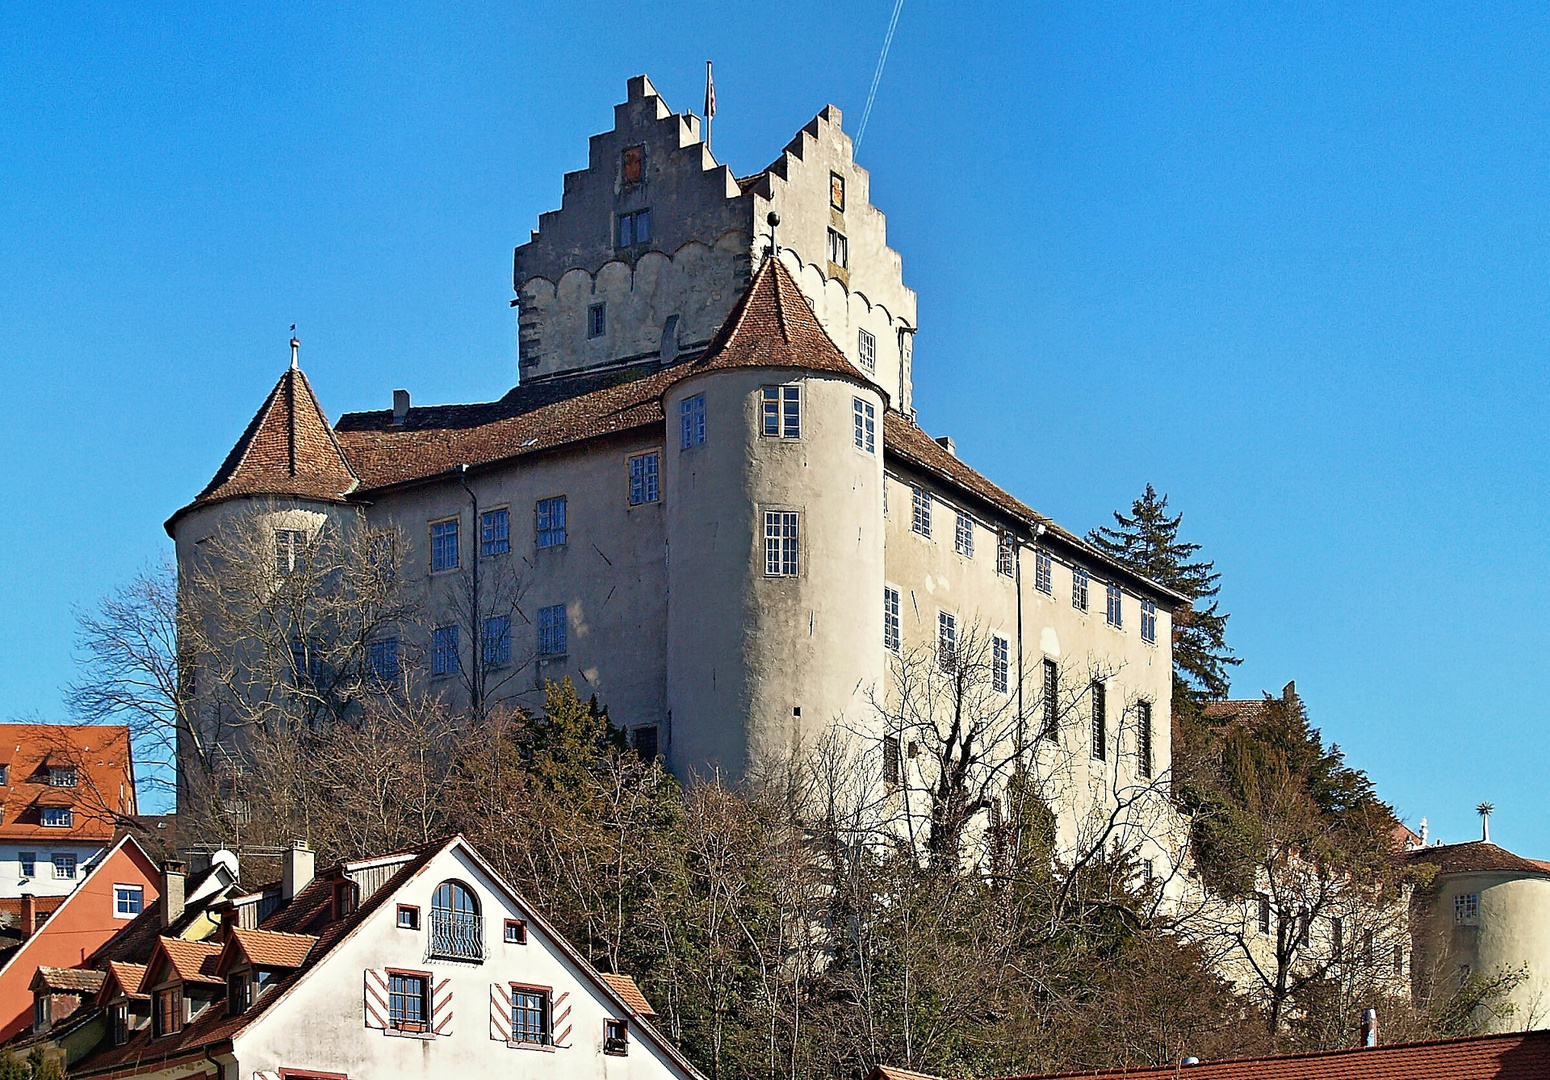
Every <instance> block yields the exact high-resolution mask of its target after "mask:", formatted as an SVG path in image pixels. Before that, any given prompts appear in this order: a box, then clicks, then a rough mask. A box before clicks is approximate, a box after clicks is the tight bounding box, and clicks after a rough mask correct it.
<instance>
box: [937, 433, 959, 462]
mask: <svg viewBox="0 0 1550 1080" xmlns="http://www.w3.org/2000/svg"><path fill="white" fill-rule="evenodd" d="M936 444H937V445H938V446H940V447H941V448H942V449H943V450H946V451H947V452H948V453H949V454H951V455H953V457H957V456H958V445H957V444H956V443H955V442H953V437H952V436H951V435H939V436H937V440H936Z"/></svg>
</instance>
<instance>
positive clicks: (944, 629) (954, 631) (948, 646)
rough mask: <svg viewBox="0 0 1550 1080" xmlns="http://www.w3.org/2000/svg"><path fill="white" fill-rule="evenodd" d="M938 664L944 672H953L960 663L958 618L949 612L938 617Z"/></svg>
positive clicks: (942, 612) (943, 612) (939, 613)
mask: <svg viewBox="0 0 1550 1080" xmlns="http://www.w3.org/2000/svg"><path fill="white" fill-rule="evenodd" d="M936 662H937V663H938V664H940V665H941V666H942V670H943V671H951V670H953V665H954V664H956V663H957V662H958V616H956V615H954V614H952V613H951V612H948V611H939V612H937V615H936Z"/></svg>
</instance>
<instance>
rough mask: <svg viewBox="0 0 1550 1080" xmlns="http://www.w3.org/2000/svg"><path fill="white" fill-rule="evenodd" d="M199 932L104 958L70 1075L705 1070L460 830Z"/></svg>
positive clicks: (624, 980)
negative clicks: (101, 1032) (138, 957)
mask: <svg viewBox="0 0 1550 1080" xmlns="http://www.w3.org/2000/svg"><path fill="white" fill-rule="evenodd" d="M219 907H220V910H221V916H222V918H221V924H220V928H219V930H218V931H217V932H216V933H215V935H214V936H213V937H211V938H210V939H208V940H205V941H200V942H193V941H186V940H177V939H171V938H165V937H163V938H158V939H157V940H156V941H155V942H154V943H153V944H151V945H150V947H149V953H148V955H147V956H146V958H145V960H146V964H145V968H144V970H143V971H141V970H139V969H137V968H136V967H134V966H133V964H132V963H128V962H125V961H126V959H127V958H114V959H113V960H111V961H108V962H106V964H105V970H104V974H103V980H102V988H101V990H100V992H99V994H98V998H97V1001H98V1004H99V1005H100V1007H101V1008H102V1009H104V1010H106V1011H107V1013H108V1016H109V1023H108V1024H107V1025H105V1027H106V1029H108V1030H110V1034H109V1035H108V1036H107V1037H104V1038H103V1039H102V1040H101V1042H100V1043H99V1044H98V1046H97V1047H96V1048H95V1049H94V1050H92V1051H91V1052H90V1053H88V1054H86V1055H85V1056H84V1057H82V1058H80V1059H79V1060H76V1061H75V1062H74V1063H73V1064H72V1065H71V1068H70V1074H71V1076H72V1077H89V1076H102V1077H107V1076H113V1077H125V1076H152V1075H154V1076H157V1077H160V1078H164V1080H177V1078H180V1077H202V1076H207V1075H211V1074H212V1070H213V1071H214V1075H217V1076H220V1077H222V1078H224V1080H237V1078H239V1077H240V1078H241V1080H248V1078H250V1077H252V1078H257V1080H278V1078H288V1080H306V1078H315V1077H329V1078H331V1080H348V1078H351V1077H373V1078H380V1077H397V1076H427V1077H428V1076H438V1077H440V1076H451V1075H459V1074H462V1075H469V1076H492V1075H517V1076H520V1077H525V1078H526V1077H531V1078H533V1080H539V1078H543V1077H556V1078H559V1077H567V1078H569V1077H589V1078H597V1080H701V1077H700V1074H699V1073H698V1072H697V1071H696V1070H695V1069H694V1067H693V1066H692V1065H691V1064H690V1063H689V1062H688V1061H687V1060H686V1059H685V1058H684V1057H683V1056H682V1055H681V1054H679V1053H678V1051H677V1050H676V1049H674V1048H673V1046H672V1045H671V1044H670V1043H669V1042H668V1041H667V1040H666V1039H665V1038H664V1037H663V1036H662V1034H661V1033H660V1032H658V1031H657V1029H656V1027H655V1026H654V1025H653V1024H652V1022H651V1016H652V1009H651V1006H650V1005H649V1004H648V1003H647V1001H646V999H645V997H644V995H642V993H641V991H640V988H639V987H638V986H636V984H635V982H634V980H633V979H630V978H629V977H628V976H624V975H619V974H608V975H605V974H602V973H600V972H598V971H596V970H594V969H593V968H592V967H591V965H589V964H588V963H587V961H586V960H585V959H584V958H583V957H582V956H581V954H579V953H578V952H577V951H576V950H575V949H574V948H573V947H572V946H571V945H570V944H569V943H568V942H567V941H565V939H564V938H563V937H561V936H560V935H559V933H558V932H557V931H556V930H554V928H553V927H551V926H550V925H549V924H548V923H547V922H546V921H545V920H544V918H543V916H542V915H540V914H539V913H538V912H536V911H534V910H533V909H532V908H531V907H530V906H529V905H528V904H527V902H526V901H525V900H523V899H522V897H521V896H519V895H518V894H517V893H516V892H515V891H514V890H513V889H512V888H511V887H510V886H509V885H508V884H506V883H505V882H504V881H503V880H502V879H501V878H500V876H499V875H498V874H496V872H495V871H494V869H493V868H491V867H490V865H489V864H488V863H487V862H485V860H484V859H483V858H482V857H481V856H480V855H479V854H478V852H476V851H475V850H474V849H473V848H472V846H470V845H469V844H468V842H467V841H466V840H464V839H463V838H462V837H451V838H448V839H444V840H438V841H435V842H432V843H429V844H426V845H423V846H421V847H418V848H415V849H413V850H410V851H406V852H401V853H397V854H394V855H389V856H384V857H381V858H377V859H368V860H362V861H358V862H348V863H342V864H340V865H338V866H336V867H333V868H330V869H328V870H327V871H325V872H323V873H320V874H316V875H314V874H313V872H312V861H311V853H310V852H308V851H305V850H304V849H300V848H294V849H292V850H291V851H290V852H288V853H287V856H286V861H285V872H284V876H283V878H282V881H281V882H280V883H279V884H278V885H277V886H270V887H266V888H264V889H260V890H257V891H255V892H253V893H251V894H248V895H242V896H233V897H230V898H229V899H227V900H226V901H224V902H223V903H222V904H221V905H219Z"/></svg>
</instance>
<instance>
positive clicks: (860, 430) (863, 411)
mask: <svg viewBox="0 0 1550 1080" xmlns="http://www.w3.org/2000/svg"><path fill="white" fill-rule="evenodd" d="M851 405H852V411H853V414H854V416H855V421H856V424H855V427H856V432H855V435H856V449H857V450H865V451H866V452H867V453H869V454H875V453H877V409H876V408H875V407H874V406H873V405H872V403H871V402H870V401H862V400H861V399H860V398H853V399H852V401H851Z"/></svg>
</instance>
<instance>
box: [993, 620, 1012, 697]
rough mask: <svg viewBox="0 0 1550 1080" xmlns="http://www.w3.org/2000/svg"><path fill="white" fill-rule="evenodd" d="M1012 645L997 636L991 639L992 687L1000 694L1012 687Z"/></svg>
mask: <svg viewBox="0 0 1550 1080" xmlns="http://www.w3.org/2000/svg"><path fill="white" fill-rule="evenodd" d="M1011 671H1012V645H1011V642H1009V641H1007V639H1006V638H1004V637H1002V636H1001V635H1000V634H996V635H995V636H993V637H992V638H991V639H990V686H991V689H993V690H995V692H996V693H998V694H1004V693H1006V692H1007V688H1008V687H1009V686H1010V685H1011V682H1012V680H1011Z"/></svg>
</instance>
